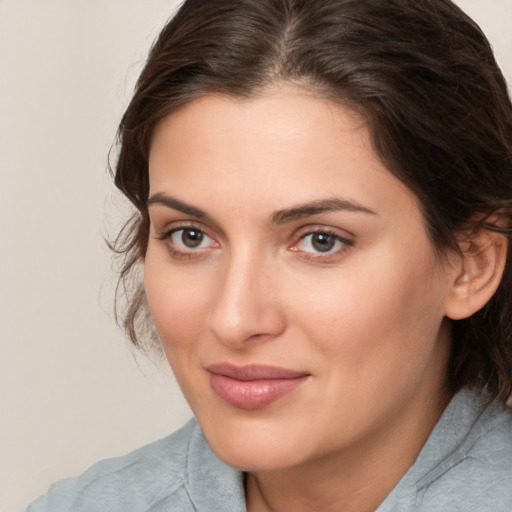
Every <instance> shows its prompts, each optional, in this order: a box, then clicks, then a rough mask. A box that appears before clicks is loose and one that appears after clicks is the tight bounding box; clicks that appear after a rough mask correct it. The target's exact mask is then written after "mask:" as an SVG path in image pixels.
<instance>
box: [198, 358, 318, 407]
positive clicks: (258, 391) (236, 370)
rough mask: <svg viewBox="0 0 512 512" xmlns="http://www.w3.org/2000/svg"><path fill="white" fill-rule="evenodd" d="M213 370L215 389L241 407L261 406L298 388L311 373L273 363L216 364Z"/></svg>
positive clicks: (211, 373) (212, 381) (235, 405)
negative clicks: (276, 365)
mask: <svg viewBox="0 0 512 512" xmlns="http://www.w3.org/2000/svg"><path fill="white" fill-rule="evenodd" d="M206 369H207V370H208V372H209V373H210V384H211V387H212V389H213V391H214V392H215V393H216V394H217V395H218V396H219V397H220V398H221V399H222V400H224V401H225V402H227V403H228V404H230V405H232V406H233V407H237V408H239V409H248V410H252V409H261V408H263V407H266V406H268V405H270V404H272V403H273V402H275V401H276V400H278V399H279V398H281V397H282V396H284V395H287V394H288V393H291V392H293V391H295V390H296V389H297V388H298V387H299V386H301V385H302V384H303V383H304V382H306V380H307V379H308V378H309V377H310V374H308V373H305V372H300V371H296V370H290V369H287V368H278V367H274V366H262V365H250V366H234V365H231V364H227V363H220V364H213V365H210V366H208V367H207V368H206Z"/></svg>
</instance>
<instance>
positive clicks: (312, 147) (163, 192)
mask: <svg viewBox="0 0 512 512" xmlns="http://www.w3.org/2000/svg"><path fill="white" fill-rule="evenodd" d="M149 164H150V165H149V167H150V188H151V190H150V206H149V212H150V217H151V231H150V236H149V243H148V249H147V255H146V260H145V288H146V294H147V299H148V303H149V307H150V310H151V314H152V317H153V319H154V322H155V325H156V328H157V330H158V333H159V335H160V338H161V340H162V344H163V347H164V349H165V352H166V355H167V358H168V360H169V362H170V364H171V366H172V368H173V370H174V373H175V375H176V377H177V380H178V382H179V384H180V386H181V389H182V390H183V393H184V395H185V397H186V399H187V400H188V402H189V404H190V406H191V408H192V410H193V412H194V414H195V416H196V418H197V419H198V421H199V423H200V425H201V427H202V429H203V432H204V433H205V436H206V438H207V439H208V441H209V443H210V445H211V446H212V448H213V450H214V451H215V452H216V453H217V455H218V456H219V457H220V458H222V459H223V460H224V461H226V462H227V463H228V464H230V465H232V466H234V467H237V468H240V469H245V470H252V471H262V470H271V469H279V468H290V467H295V466H297V465H300V464H301V463H305V462H308V461H312V460H318V459H319V458H321V457H325V456H332V455H335V454H342V453H349V452H351V451H352V453H356V452H357V448H360V449H361V450H362V449H365V450H367V449H368V448H369V447H370V446H372V447H374V446H379V445H382V446H383V443H389V442H391V443H393V440H394V442H395V445H397V444H400V443H404V442H405V443H406V442H407V440H408V439H410V438H411V432H415V431H416V430H420V431H422V429H423V430H425V429H427V430H428V431H430V429H431V428H432V426H433V423H434V422H435V421H436V420H437V418H438V415H439V413H440V410H441V409H440V408H441V405H440V404H441V401H442V399H441V396H442V394H443V391H444V382H445V378H444V375H445V368H446V361H447V354H448V350H449V334H448V329H447V325H445V321H444V320H443V319H444V316H445V306H446V303H447V301H448V300H449V296H450V289H451V286H452V284H453V282H454V280H455V279H456V275H455V274H456V271H455V268H454V267H453V266H451V265H448V264H447V263H443V262H440V261H439V259H438V258H436V256H435V254H434V252H433V249H432V247H431V243H430V241H429V238H428V236H427V233H426V231H425V228H424V223H423V219H422V216H421V213H420V210H419V207H418V204H417V202H416V200H415V197H414V195H413V194H412V193H411V192H410V191H409V190H408V189H407V188H405V186H404V185H402V184H401V182H399V181H398V180H397V179H396V178H395V177H394V176H393V175H392V174H391V173H390V172H389V171H387V170H386V168H385V167H384V166H383V164H382V163H381V162H380V161H379V159H378V158H377V157H376V156H375V154H374V152H373V150H372V147H371V143H370V139H369V133H368V130H367V128H366V126H365V124H364V121H363V119H362V118H361V117H359V116H358V115H356V114H355V113H353V112H352V111H350V110H348V109H346V108H342V107H341V106H339V105H336V104H334V103H331V102H329V101H327V100H321V99H317V98H314V97H313V96H312V95H311V94H308V93H307V92H304V91H302V90H300V89H297V88H292V87H291V86H290V87H287V86H281V87H277V88H275V89H273V90H269V91H268V92H266V93H264V94H262V95H259V96H255V97H253V98H252V99H248V100H247V99H245V100H239V99H233V98H231V97H226V96H220V95H208V96H205V97H203V98H201V99H196V100H194V101H192V102H191V103H189V104H188V105H186V106H185V107H183V108H182V109H181V110H179V111H178V112H176V113H174V114H172V115H171V116H170V117H168V118H166V119H165V120H163V121H162V122H161V123H160V125H159V126H158V127H157V129H156V131H155V134H154V138H153V141H152V146H151V152H150V162H149ZM415 429H416V430H415ZM391 446H393V445H391Z"/></svg>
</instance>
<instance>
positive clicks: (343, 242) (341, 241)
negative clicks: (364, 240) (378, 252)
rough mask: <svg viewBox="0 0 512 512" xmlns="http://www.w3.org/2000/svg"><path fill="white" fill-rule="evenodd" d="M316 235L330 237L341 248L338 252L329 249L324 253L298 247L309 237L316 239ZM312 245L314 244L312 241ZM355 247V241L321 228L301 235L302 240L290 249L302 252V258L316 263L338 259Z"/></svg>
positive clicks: (308, 230)
mask: <svg viewBox="0 0 512 512" xmlns="http://www.w3.org/2000/svg"><path fill="white" fill-rule="evenodd" d="M315 235H318V236H320V235H326V236H327V237H330V238H331V240H332V241H333V243H334V244H338V245H339V246H340V247H338V248H337V249H336V250H332V248H331V249H329V250H328V251H325V252H322V251H318V252H315V251H305V250H301V249H299V248H298V247H297V246H298V245H299V244H301V243H303V242H304V241H305V240H306V239H307V238H308V237H314V236H315ZM311 243H314V242H313V241H311ZM353 245H354V242H353V240H351V239H349V238H346V237H344V236H341V235H340V234H339V233H337V232H336V231H334V230H331V229H328V228H323V227H319V228H316V229H311V228H308V229H307V231H305V232H304V233H303V234H301V235H300V238H299V240H298V241H297V242H294V243H293V244H292V245H291V246H290V247H289V249H290V250H291V251H294V252H301V253H302V257H303V258H306V259H310V260H315V261H319V260H321V261H329V260H331V259H336V258H338V257H340V256H341V255H342V254H343V253H345V252H346V251H347V250H348V249H349V248H350V247H352V246H353Z"/></svg>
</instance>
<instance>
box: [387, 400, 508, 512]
mask: <svg viewBox="0 0 512 512" xmlns="http://www.w3.org/2000/svg"><path fill="white" fill-rule="evenodd" d="M411 510H414V511H417V512H512V412H511V411H510V410H508V409H505V408H504V406H503V405H502V404H500V403H497V402H491V403H489V402H488V400H487V397H486V395H485V393H483V392H482V393H480V392H473V391H469V390H462V391H461V392H459V393H458V394H457V395H456V396H455V397H454V398H453V400H452V401H451V403H450V404H449V406H448V407H447V408H446V410H445V412H444V413H443V415H442V417H441V419H440V420H439V422H438V424H437V425H436V427H435V428H434V430H433V432H432V433H431V435H430V437H429V439H428V440H427V442H426V443H425V446H424V447H423V449H422V450H421V452H420V454H419V456H418V458H417V459H416V461H415V463H414V464H413V466H412V467H411V468H410V469H409V471H408V472H407V473H406V474H405V475H404V477H403V478H402V480H400V482H399V483H398V485H397V486H396V487H395V489H393V491H392V492H391V493H390V494H389V496H388V497H387V498H386V499H385V500H384V502H383V503H382V504H381V506H380V507H379V508H378V512H410V511H411Z"/></svg>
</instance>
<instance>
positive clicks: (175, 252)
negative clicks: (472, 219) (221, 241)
mask: <svg viewBox="0 0 512 512" xmlns="http://www.w3.org/2000/svg"><path fill="white" fill-rule="evenodd" d="M180 231H182V232H183V234H185V233H186V232H189V233H190V232H195V233H198V234H200V235H201V236H203V237H207V238H209V239H210V240H212V242H213V243H214V245H218V244H217V242H215V240H213V238H212V237H210V236H209V235H208V234H207V233H206V232H205V230H204V229H201V228H198V227H196V226H194V225H181V226H179V227H176V228H172V229H169V230H167V231H165V232H164V233H162V234H161V235H160V236H158V237H157V240H161V241H163V242H166V246H167V250H168V251H169V252H170V254H171V256H172V257H173V258H174V259H178V260H179V259H188V260H190V259H193V258H197V257H201V256H202V255H203V254H204V253H205V251H207V250H208V247H207V248H198V249H193V248H188V250H187V249H176V247H175V246H174V245H173V241H172V238H173V236H174V235H176V234H177V233H179V232H180ZM183 234H182V237H183Z"/></svg>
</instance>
